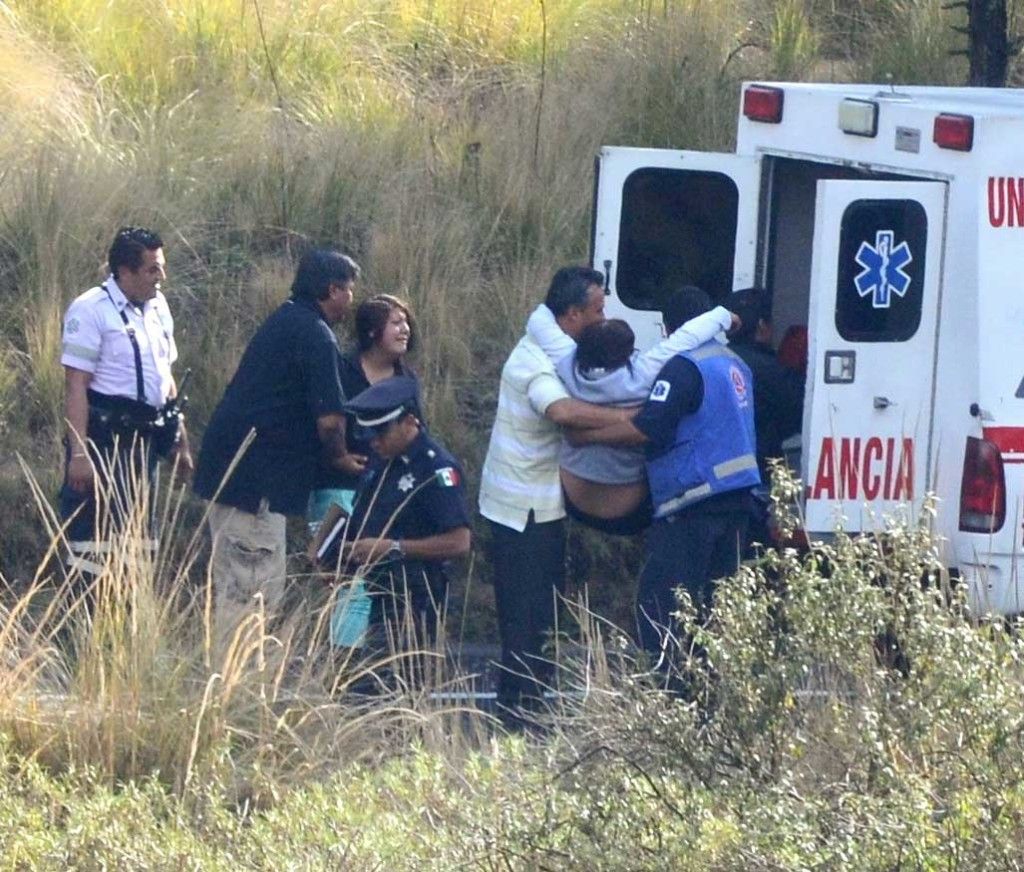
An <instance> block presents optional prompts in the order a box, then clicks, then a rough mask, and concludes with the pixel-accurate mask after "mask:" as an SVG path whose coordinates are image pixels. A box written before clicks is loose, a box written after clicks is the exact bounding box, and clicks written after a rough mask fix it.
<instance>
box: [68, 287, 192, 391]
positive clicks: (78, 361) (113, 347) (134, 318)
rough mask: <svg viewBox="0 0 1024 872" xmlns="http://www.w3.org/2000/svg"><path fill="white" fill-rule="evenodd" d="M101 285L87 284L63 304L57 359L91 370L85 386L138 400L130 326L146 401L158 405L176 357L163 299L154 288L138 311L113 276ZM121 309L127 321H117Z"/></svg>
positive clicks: (168, 386) (172, 321) (165, 301)
mask: <svg viewBox="0 0 1024 872" xmlns="http://www.w3.org/2000/svg"><path fill="white" fill-rule="evenodd" d="M104 286H105V287H106V290H104V287H103V286H101V287H96V288H91V289H89V290H88V291H86V292H85V293H84V294H81V295H80V296H78V297H76V298H75V300H74V301H73V302H72V303H71V305H70V306H69V307H68V311H67V313H66V314H65V316H64V338H63V348H62V351H61V357H60V362H61V364H63V365H64V366H70V367H72V368H74V369H80V370H83V371H85V372H88V373H91V374H92V381H91V382H90V384H89V387H90V388H91V389H92V390H94V391H96V392H97V393H100V394H106V395H107V396H112V397H127V398H128V399H132V400H135V399H138V392H137V387H136V376H135V353H134V351H133V349H132V342H131V339H129V336H128V326H130V327H131V328H132V329H133V330H134V332H135V339H136V341H137V342H138V344H139V352H140V354H141V356H142V382H143V386H144V388H145V396H146V402H147V403H148V404H149V405H151V406H157V407H159V406H162V405H163V404H164V403H165V402H166V401H167V397H168V396H169V394H170V392H171V365H172V364H173V363H174V361H175V360H177V358H178V349H177V346H176V345H175V344H174V319H173V318H172V317H171V310H170V309H169V308H168V307H167V299H166V298H165V297H164V295H163V294H162V293H161V292H160V291H157V293H156V296H155V297H154V298H153V299H152V300H147V301H146V303H145V304H144V305H143V306H142V309H141V311H140V310H139V309H138V308H137V307H135V306H133V305H130V304H129V302H128V298H127V297H126V296H125V295H124V291H122V290H121V288H120V287H118V284H117V281H116V280H115V279H114V277H113V276H108V277H107V280H106V281H105V282H104ZM108 292H109V293H108ZM122 311H123V312H124V314H125V316H126V317H127V318H128V326H126V325H125V323H124V321H122V320H121V315H120V313H121V312H122Z"/></svg>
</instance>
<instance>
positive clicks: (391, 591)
mask: <svg viewBox="0 0 1024 872" xmlns="http://www.w3.org/2000/svg"><path fill="white" fill-rule="evenodd" d="M417 393H418V389H417V383H416V381H415V379H412V378H408V377H406V376H395V377H394V378H389V379H384V380H383V381H379V382H377V383H376V384H374V385H372V386H371V387H369V388H367V389H366V390H365V391H363V392H362V393H360V394H358V395H357V396H355V397H354V398H353V399H351V400H350V401H349V402H348V403H346V405H345V410H346V411H347V412H350V413H352V414H354V415H355V417H356V423H357V425H358V426H359V427H362V428H365V430H366V431H368V433H367V435H368V436H369V442H370V447H371V448H372V449H373V452H374V456H373V457H372V459H371V460H370V463H369V466H368V467H367V470H366V473H365V475H364V476H363V478H362V481H361V482H360V486H359V489H358V491H357V493H356V500H355V508H354V511H353V514H352V517H351V518H350V519H349V521H348V523H347V524H345V525H344V526H343V527H341V528H337V527H336V528H335V530H334V531H333V533H332V535H331V536H329V537H328V539H327V540H326V541H325V542H324V544H323V545H322V546H321V547H320V549H319V555H320V556H319V561H320V563H321V565H326V566H335V565H338V561H339V556H340V558H341V563H340V566H341V568H342V569H343V570H346V571H348V572H351V573H356V574H358V575H360V576H362V577H364V578H365V579H366V581H367V585H368V589H369V591H370V593H371V595H373V599H374V604H373V607H372V613H371V619H370V620H371V623H379V622H380V621H381V620H382V619H385V618H386V619H388V620H389V621H397V622H400V623H399V624H398V626H399V628H401V627H402V626H404V624H402V623H401V622H403V621H407V620H408V619H409V618H411V619H412V620H413V621H414V622H415V628H416V635H417V641H418V642H419V643H429V642H433V641H434V640H435V639H436V636H437V623H438V618H439V617H440V615H441V614H442V611H443V609H444V604H445V596H446V593H447V587H448V576H447V573H446V571H445V569H446V565H447V563H448V561H450V560H452V559H453V558H456V557H462V556H463V555H465V554H466V553H467V552H468V551H469V546H470V529H469V514H468V512H467V509H466V500H465V494H464V492H463V484H462V470H461V469H460V468H459V465H458V464H457V463H456V461H455V459H454V458H453V457H452V455H451V454H449V453H448V451H447V450H446V449H445V448H444V447H443V446H442V445H440V444H439V443H438V442H437V441H435V440H434V439H433V438H432V437H431V436H430V434H428V433H427V431H426V428H425V427H424V426H423V424H421V423H420V421H419V419H418V418H417V417H416V414H415V412H414V411H413V410H414V409H416V408H418V396H417ZM407 609H411V613H410V612H409V611H407Z"/></svg>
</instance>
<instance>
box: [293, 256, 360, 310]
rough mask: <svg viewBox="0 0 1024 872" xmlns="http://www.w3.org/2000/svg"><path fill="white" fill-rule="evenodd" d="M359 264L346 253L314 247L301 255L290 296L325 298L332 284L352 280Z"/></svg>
mask: <svg viewBox="0 0 1024 872" xmlns="http://www.w3.org/2000/svg"><path fill="white" fill-rule="evenodd" d="M357 278H359V264H357V263H356V262H355V261H354V260H352V258H351V257H349V256H348V255H347V254H342V253H341V252H340V251H333V250H332V249H329V248H314V249H311V250H310V251H307V252H306V253H305V254H304V255H302V260H300V261H299V267H298V269H297V270H295V281H293V282H292V296H293V297H295V298H296V299H300V300H326V299H327V295H328V294H329V293H330V290H331V285H332V284H345V283H347V282H354V281H355V280H356V279H357Z"/></svg>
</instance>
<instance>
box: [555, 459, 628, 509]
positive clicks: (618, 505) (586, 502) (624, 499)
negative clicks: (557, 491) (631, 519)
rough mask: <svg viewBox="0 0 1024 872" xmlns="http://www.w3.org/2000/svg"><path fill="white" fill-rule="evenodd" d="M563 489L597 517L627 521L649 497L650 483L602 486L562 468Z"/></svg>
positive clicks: (571, 500) (570, 499)
mask: <svg viewBox="0 0 1024 872" xmlns="http://www.w3.org/2000/svg"><path fill="white" fill-rule="evenodd" d="M559 475H560V476H561V479H562V487H563V488H564V489H565V495H566V496H567V497H568V498H569V501H570V502H571V503H572V504H573V505H574V506H576V508H577V509H579V510H580V511H581V512H586V514H588V515H593V516H594V517H595V518H607V519H612V518H624V517H625V516H626V515H628V514H630V513H631V512H633V511H634V510H635V509H636V508H637V507H638V506H639V505H640V504H641V503H642V502H643V501H644V500H645V499H646V498H647V482H646V481H638V482H635V483H632V484H599V483H598V482H596V481H588V480H587V479H585V478H580V477H579V476H578V475H575V474H574V473H571V472H569V471H568V470H566V469H560V470H559Z"/></svg>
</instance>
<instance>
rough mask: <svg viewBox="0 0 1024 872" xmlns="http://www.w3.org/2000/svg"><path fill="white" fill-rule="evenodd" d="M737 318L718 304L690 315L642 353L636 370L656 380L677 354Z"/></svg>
mask: <svg viewBox="0 0 1024 872" xmlns="http://www.w3.org/2000/svg"><path fill="white" fill-rule="evenodd" d="M738 321H739V318H737V317H736V316H735V315H733V313H732V312H730V311H729V310H728V309H726V308H725V307H724V306H716V307H715V308H714V309H712V310H711V311H710V312H704V313H703V314H702V315H698V316H697V317H696V318H691V319H690V320H689V321H687V322H686V323H685V324H682V325H680V326H679V327H678V328H677V329H676V330H675V331H673V332H672V333H670V334H669V335H668V336H667V337H665V338H664V339H662V340H661V341H660V342H659V343H657V344H656V345H654V346H653V347H652V348H650V349H649V350H648V351H645V352H644V353H643V354H641V355H640V357H639V358H638V359H637V361H636V369H637V372H638V373H640V374H641V375H642V376H643V377H644V379H645V381H647V382H649V383H651V384H653V383H654V379H655V378H656V377H657V375H658V371H659V370H660V369H661V368H662V367H663V366H664V365H665V364H666V363H667V362H668V361H669V360H671V359H672V358H673V357H675V356H676V355H677V354H679V353H680V352H682V351H692V350H693V349H694V348H698V347H699V346H701V345H703V344H704V343H705V342H710V341H711V340H712V339H714V338H715V337H716V336H718V335H719V334H720V333H723V332H725V331H728V330H729V329H731V328H732V327H733V326H734V325H736V323H737V322H738Z"/></svg>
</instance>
